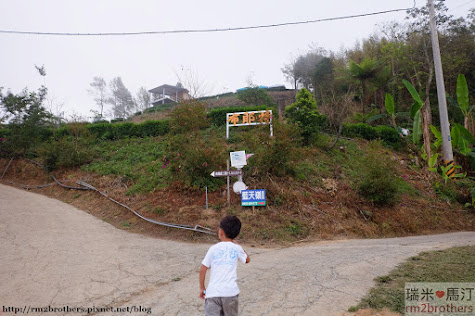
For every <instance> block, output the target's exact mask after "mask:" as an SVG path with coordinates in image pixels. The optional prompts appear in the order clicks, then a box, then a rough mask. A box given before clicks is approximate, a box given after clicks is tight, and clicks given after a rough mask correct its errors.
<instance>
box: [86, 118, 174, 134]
mask: <svg viewBox="0 0 475 316" xmlns="http://www.w3.org/2000/svg"><path fill="white" fill-rule="evenodd" d="M86 128H87V129H88V130H89V131H90V132H91V133H92V134H93V135H95V136H96V137H97V138H102V139H120V138H127V137H150V136H151V137H154V136H160V135H165V134H167V133H168V132H169V131H170V127H169V120H162V121H146V122H144V123H140V124H134V123H119V124H107V123H102V124H88V125H86Z"/></svg>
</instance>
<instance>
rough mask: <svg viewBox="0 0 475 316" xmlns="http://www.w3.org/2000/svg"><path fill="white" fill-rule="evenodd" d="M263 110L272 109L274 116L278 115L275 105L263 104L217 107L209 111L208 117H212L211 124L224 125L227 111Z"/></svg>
mask: <svg viewBox="0 0 475 316" xmlns="http://www.w3.org/2000/svg"><path fill="white" fill-rule="evenodd" d="M263 110H272V115H273V117H277V116H276V113H277V112H276V110H275V108H273V107H270V106H267V105H261V106H235V107H229V108H216V109H212V110H210V111H208V118H209V119H210V123H211V125H214V126H224V125H226V113H236V112H250V111H263Z"/></svg>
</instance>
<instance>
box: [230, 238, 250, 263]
mask: <svg viewBox="0 0 475 316" xmlns="http://www.w3.org/2000/svg"><path fill="white" fill-rule="evenodd" d="M232 242H233V243H235V244H236V245H239V244H238V243H237V241H236V240H234V239H233V240H232ZM242 251H244V253H245V254H246V256H247V258H246V263H249V262H251V257H250V256H249V254H248V253H247V251H246V250H244V248H243V249H242Z"/></svg>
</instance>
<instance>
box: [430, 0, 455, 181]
mask: <svg viewBox="0 0 475 316" xmlns="http://www.w3.org/2000/svg"><path fill="white" fill-rule="evenodd" d="M428 5H429V18H430V31H431V41H432V53H433V55H434V70H435V81H436V83H437V98H438V100H439V115H440V129H441V134H442V157H443V159H444V163H445V165H446V166H452V168H450V169H449V170H448V171H447V175H448V176H449V177H452V176H453V175H454V174H455V168H454V167H453V165H454V154H453V152H452V140H451V139H450V124H449V116H448V113H447V98H446V97H445V84H444V74H443V71H442V59H441V57H440V47H439V37H438V35H437V25H436V23H435V13H434V11H435V10H434V0H428Z"/></svg>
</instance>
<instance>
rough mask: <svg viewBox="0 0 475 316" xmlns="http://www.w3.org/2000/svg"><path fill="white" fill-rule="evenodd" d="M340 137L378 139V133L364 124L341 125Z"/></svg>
mask: <svg viewBox="0 0 475 316" xmlns="http://www.w3.org/2000/svg"><path fill="white" fill-rule="evenodd" d="M341 135H343V136H345V137H360V138H364V139H367V140H374V139H377V138H378V133H377V131H376V130H375V128H374V127H372V126H371V125H368V124H366V123H357V124H343V126H342V129H341Z"/></svg>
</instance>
